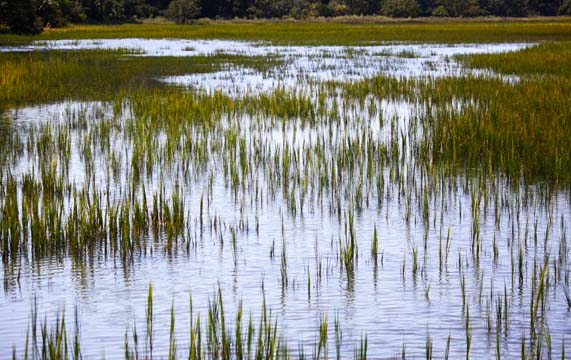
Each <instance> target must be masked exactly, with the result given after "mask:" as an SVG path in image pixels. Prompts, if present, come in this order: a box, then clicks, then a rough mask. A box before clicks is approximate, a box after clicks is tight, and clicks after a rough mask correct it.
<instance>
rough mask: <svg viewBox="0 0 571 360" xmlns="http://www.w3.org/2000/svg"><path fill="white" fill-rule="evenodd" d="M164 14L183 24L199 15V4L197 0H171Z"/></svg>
mask: <svg viewBox="0 0 571 360" xmlns="http://www.w3.org/2000/svg"><path fill="white" fill-rule="evenodd" d="M165 15H166V17H167V18H169V19H170V20H172V21H174V22H175V23H177V24H185V23H188V22H189V21H190V20H193V19H196V18H198V16H199V15H200V4H199V3H198V1H197V0H173V1H171V3H170V4H169V7H168V8H167V10H166V12H165Z"/></svg>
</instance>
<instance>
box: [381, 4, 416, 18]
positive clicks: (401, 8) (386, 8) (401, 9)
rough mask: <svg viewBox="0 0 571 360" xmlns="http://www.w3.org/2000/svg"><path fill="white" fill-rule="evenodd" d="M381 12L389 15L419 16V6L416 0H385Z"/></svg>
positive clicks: (401, 16)
mask: <svg viewBox="0 0 571 360" xmlns="http://www.w3.org/2000/svg"><path fill="white" fill-rule="evenodd" d="M381 14H383V15H385V16H389V17H400V18H403V17H417V16H420V6H419V5H418V3H417V2H416V0H385V2H384V4H383V7H382V9H381Z"/></svg>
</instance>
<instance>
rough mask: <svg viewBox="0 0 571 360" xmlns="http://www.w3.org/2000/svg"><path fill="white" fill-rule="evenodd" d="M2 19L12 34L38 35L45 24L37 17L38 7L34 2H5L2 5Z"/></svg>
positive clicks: (21, 0) (26, 0)
mask: <svg viewBox="0 0 571 360" xmlns="http://www.w3.org/2000/svg"><path fill="white" fill-rule="evenodd" d="M2 5H3V6H2V14H3V15H2V18H0V22H4V23H5V24H6V25H7V26H8V28H9V29H10V31H11V32H14V33H16V34H38V33H40V32H41V31H42V28H43V26H42V25H43V24H42V20H41V18H40V17H38V15H37V10H38V6H37V4H36V1H34V0H5V1H4V2H3V3H2Z"/></svg>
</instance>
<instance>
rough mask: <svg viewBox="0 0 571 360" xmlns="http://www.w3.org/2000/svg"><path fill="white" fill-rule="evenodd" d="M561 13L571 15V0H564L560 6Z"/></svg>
mask: <svg viewBox="0 0 571 360" xmlns="http://www.w3.org/2000/svg"><path fill="white" fill-rule="evenodd" d="M559 15H571V0H565V1H563V4H561V6H560V7H559Z"/></svg>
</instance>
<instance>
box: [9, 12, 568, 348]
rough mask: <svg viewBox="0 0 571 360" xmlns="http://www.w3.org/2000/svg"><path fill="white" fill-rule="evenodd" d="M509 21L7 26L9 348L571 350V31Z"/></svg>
mask: <svg viewBox="0 0 571 360" xmlns="http://www.w3.org/2000/svg"><path fill="white" fill-rule="evenodd" d="M234 26H236V28H237V29H238V30H237V32H236V34H238V35H235V36H241V35H243V38H242V40H252V38H253V36H254V35H251V36H250V35H248V34H254V30H251V31H252V32H250V30H245V29H246V26H252V25H251V24H250V25H239V24H238V25H234ZM260 26H264V25H260ZM274 26H276V27H280V26H283V27H284V28H286V27H287V28H289V27H293V28H295V26H296V25H295V24H279V25H274ZM297 26H299V27H300V28H303V27H304V26H314V25H313V24H311V25H303V24H301V25H297ZM335 26H337V27H340V28H342V27H343V26H342V25H340V24H328V25H325V27H324V28H325V29H328V28H331V29H333V28H335ZM368 26H369V25H368ZM394 26H395V28H389V29H385V30H383V31H385V34H387V33H390V32H393V31H394V34H397V33H398V30H397V28H398V27H399V26H401V25H394ZM431 26H434V25H428V28H429V29H430V27H431ZM442 26H444V25H442ZM451 26H454V25H451ZM462 26H464V25H462ZM465 26H466V27H470V26H476V27H477V26H479V25H474V24H472V25H470V24H466V25H465ZM511 26H512V27H510V26H506V30H505V32H504V33H501V32H500V33H494V34H492V32H490V33H489V35H484V36H483V37H482V38H480V39H475V38H474V39H472V40H473V41H479V42H486V41H488V42H489V41H494V40H495V41H502V42H505V41H509V42H512V43H510V44H506V43H501V44H498V43H495V44H494V43H486V44H479V45H474V44H472V45H467V44H454V45H451V44H449V43H454V42H456V41H457V39H456V38H455V37H454V36H451V37H447V33H441V34H440V36H441V37H440V38H436V35H435V33H434V34H432V35H431V32H430V30H428V31H426V32H424V33H418V34H417V35H411V36H410V39H409V40H415V41H424V40H427V39H428V37H430V36H434V38H433V39H431V40H432V41H438V42H439V43H441V44H439V45H435V44H431V45H430V46H429V45H427V44H419V43H398V44H394V43H393V44H386V43H370V42H369V41H370V40H378V39H372V38H371V37H370V36H372V35H367V36H364V37H363V39H361V41H363V42H367V43H366V44H364V43H360V42H358V41H357V40H355V38H353V36H355V37H356V38H358V35H355V33H350V32H349V34H348V35H347V37H344V38H343V37H341V38H338V39H334V37H333V36H332V35H331V37H328V36H329V35H325V36H324V38H323V42H324V43H329V42H333V41H338V43H337V45H338V46H336V47H329V48H328V49H327V50H325V49H321V48H318V47H317V48H316V47H315V46H311V45H308V43H309V44H313V45H315V44H314V42H315V40H316V39H310V38H299V42H297V43H295V42H290V43H289V44H288V45H287V46H285V45H284V44H285V43H286V42H287V41H292V40H291V37H292V36H297V35H299V34H298V33H296V32H295V31H294V32H293V34H290V33H287V32H283V33H281V32H277V33H263V32H261V33H260V32H258V34H259V35H258V39H256V40H263V42H259V41H230V40H228V39H226V40H225V41H223V42H221V43H218V42H217V41H218V40H213V41H211V42H208V41H206V40H204V39H203V40H193V39H185V40H174V39H172V40H171V39H162V40H156V42H152V41H151V40H149V39H147V40H144V39H130V40H126V41H119V40H116V39H115V40H113V39H112V40H104V39H98V40H89V41H80V40H77V39H75V40H73V39H72V40H65V41H63V42H62V41H54V40H55V39H50V37H51V36H53V37H57V38H65V37H66V32H65V31H62V32H57V33H54V34H55V35H52V34H49V33H48V34H44V35H42V36H45V38H44V39H43V40H42V42H28V40H27V38H23V37H22V38H18V39H16V40H15V38H5V39H4V41H5V42H9V43H10V44H11V45H10V46H7V47H4V48H2V51H1V52H0V111H2V115H1V117H0V169H1V174H0V180H1V181H0V213H1V216H0V254H1V257H2V265H1V267H0V276H1V277H2V279H3V292H2V297H1V298H0V312H1V313H2V314H3V316H2V319H1V320H0V357H2V358H5V357H6V358H9V357H11V356H13V357H15V358H25V359H27V358H42V359H47V358H50V359H60V358H75V359H77V358H99V357H105V358H128V359H131V358H133V359H137V358H169V359H174V358H190V359H200V358H240V359H242V358H256V359H258V358H289V357H293V358H298V357H299V358H301V357H303V358H348V357H355V358H360V359H364V358H366V357H367V356H368V357H371V358H393V357H394V358H401V357H402V358H409V357H410V358H418V357H426V358H432V357H435V358H493V357H495V358H498V359H500V358H522V359H523V358H525V359H528V358H545V359H552V358H565V356H566V355H565V354H566V351H567V353H569V346H570V343H569V337H570V335H569V330H570V325H569V324H570V323H571V296H570V295H569V294H570V284H569V275H570V271H571V261H570V259H569V245H568V229H569V227H570V226H571V223H570V220H569V217H570V216H571V215H570V209H571V191H570V186H571V155H570V154H571V153H570V152H569V149H570V145H571V140H570V139H569V136H568V134H570V133H571V110H570V109H571V98H570V97H569V89H571V78H570V77H569V74H570V66H571V64H570V63H569V61H568V58H569V53H570V52H571V50H570V49H571V45H570V43H569V42H566V41H558V42H553V41H551V42H545V43H543V42H542V43H540V44H536V43H530V42H529V41H530V40H536V41H538V40H554V39H557V40H568V37H569V35H567V33H566V32H565V31H559V30H558V29H559V27H561V26H562V27H568V23H565V22H562V23H555V24H553V27H552V28H550V30H549V34H546V33H544V32H542V31H540V30H539V28H537V27H536V28H533V27H532V29H535V31H536V32H535V33H534V32H533V31H532V30H526V31H524V32H518V31H519V30H521V28H518V26H519V25H518V24H511ZM253 27H257V25H256V26H253ZM411 27H413V28H416V27H422V25H418V24H417V25H411ZM134 28H135V27H134ZM191 29H193V30H188V31H195V30H194V29H195V28H191ZM391 29H392V30H391ZM517 29H519V30H517ZM553 29H555V30H553ZM108 30H109V31H110V32H109V33H103V34H101V37H102V38H114V37H115V35H116V33H114V32H113V31H115V30H113V28H108ZM69 31H70V32H71V34H72V35H70V36H69V37H70V38H73V37H77V38H88V37H90V36H87V35H85V34H84V35H85V36H83V35H81V31H83V30H79V32H78V33H74V31H78V30H77V29H75V30H73V29H71V30H69ZM85 31H90V30H85ZM161 31H163V32H160V33H159V34H160V36H159V35H157V36H158V37H161V38H162V37H169V36H168V35H167V34H170V33H169V32H168V31H170V30H169V29H168V26H167V27H165V28H164V29H163V30H161ZM297 31H302V30H300V29H299V28H298V29H297ZM335 31H338V30H335ZM412 33H414V34H416V33H415V32H414V31H412V30H411V34H412ZM68 34H70V33H68ZM73 34H75V35H77V36H75V35H73ZM78 34H79V35H78ZM87 34H89V35H92V33H89V32H88V33H87ZM215 34H218V35H220V37H221V38H227V37H228V36H225V35H224V33H223V32H219V33H216V32H213V33H212V34H211V35H212V36H205V38H212V37H216V36H215ZM228 34H229V33H228ZM296 34H297V35H296ZM468 34H469V33H468ZM516 34H517V35H516ZM195 36H196V37H200V35H199V34H198V33H197V34H194V33H193V34H192V37H195ZM375 36H376V35H375ZM401 36H402V35H400V34H398V35H394V37H393V38H392V40H404V39H400V37H401ZM467 36H468V39H470V36H472V35H467ZM473 36H475V35H474V34H473ZM120 37H122V36H120ZM127 37H128V36H127ZM180 37H185V36H180ZM422 37H426V38H422ZM502 37H503V39H502ZM271 38H273V40H274V42H273V43H272V42H270V43H268V41H269V40H272V39H271ZM280 39H281V40H280ZM352 42H353V43H354V44H353V45H351V43H352ZM150 43H152V46H150V47H148V46H147V45H148V44H150ZM216 44H218V45H216ZM443 44H447V45H443ZM215 45H216V46H220V47H222V48H224V49H225V50H221V49H216V46H215ZM365 45H366V46H365ZM205 49H206V50H205ZM403 69H404V70H403ZM407 69H417V70H418V71H412V70H411V71H408V70H407ZM419 69H420V70H419ZM316 74H318V75H319V74H326V75H324V76H316ZM327 74H329V75H327ZM185 79H186V80H185ZM188 79H190V81H187V80H188ZM215 80H218V81H215ZM260 83H261V84H262V86H257V85H259V84H260ZM229 88H230V90H229Z"/></svg>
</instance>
